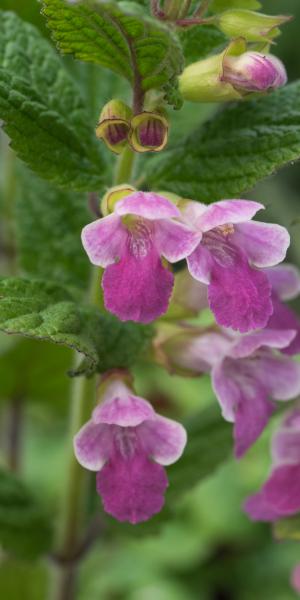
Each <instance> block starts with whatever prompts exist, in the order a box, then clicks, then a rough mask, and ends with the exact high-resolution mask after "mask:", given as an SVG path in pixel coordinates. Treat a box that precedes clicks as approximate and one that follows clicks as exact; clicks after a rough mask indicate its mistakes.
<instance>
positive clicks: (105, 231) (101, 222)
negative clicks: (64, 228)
mask: <svg viewBox="0 0 300 600" xmlns="http://www.w3.org/2000/svg"><path fill="white" fill-rule="evenodd" d="M81 239H82V244H83V247H84V249H85V251H86V253H87V255H88V257H89V259H90V261H91V263H92V264H93V265H97V266H99V267H103V268H105V267H107V266H108V265H111V264H112V263H114V262H115V260H116V258H119V257H120V256H121V255H122V253H123V251H124V248H125V245H126V239H127V232H126V229H125V228H124V227H123V225H122V222H121V219H120V217H118V215H114V214H113V215H108V217H104V218H103V219H98V220H97V221H94V222H93V223H89V225H86V226H85V227H84V228H83V230H82V234H81Z"/></svg>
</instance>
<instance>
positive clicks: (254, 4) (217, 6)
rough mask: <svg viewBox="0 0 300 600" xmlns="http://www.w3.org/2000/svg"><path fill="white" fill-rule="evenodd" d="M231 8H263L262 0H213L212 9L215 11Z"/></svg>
mask: <svg viewBox="0 0 300 600" xmlns="http://www.w3.org/2000/svg"><path fill="white" fill-rule="evenodd" d="M229 8H246V9H248V10H257V9H259V8H261V2H259V1H258V0H213V2H212V4H211V6H210V9H211V10H212V11H213V12H217V13H219V12H222V11H223V10H228V9H229Z"/></svg>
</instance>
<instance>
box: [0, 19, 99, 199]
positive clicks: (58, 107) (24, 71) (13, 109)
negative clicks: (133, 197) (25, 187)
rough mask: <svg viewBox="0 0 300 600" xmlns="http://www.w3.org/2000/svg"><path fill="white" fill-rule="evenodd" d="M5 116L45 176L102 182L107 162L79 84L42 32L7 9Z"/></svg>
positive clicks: (2, 40)
mask: <svg viewBox="0 0 300 600" xmlns="http://www.w3.org/2000/svg"><path fill="white" fill-rule="evenodd" d="M0 119H2V120H3V121H4V130H5V131H6V133H7V134H8V136H9V137H10V138H11V146H12V148H13V149H14V150H15V152H16V153H17V155H18V156H19V157H20V158H21V159H22V160H23V161H24V162H25V163H27V164H28V165H29V166H30V167H31V168H32V169H33V170H34V171H35V172H36V173H38V174H39V175H40V176H41V177H43V178H45V179H47V180H49V181H52V182H53V183H55V184H58V185H61V186H64V187H68V188H69V189H75V190H88V191H91V190H96V189H99V188H100V187H101V186H102V184H103V182H104V168H105V164H104V161H103V159H102V156H101V150H100V145H99V142H97V140H96V138H95V134H94V130H93V124H92V123H91V120H90V116H89V113H88V112H87V111H86V109H85V105H84V101H83V100H82V98H81V97H80V92H79V90H78V88H77V87H76V85H75V83H74V82H73V80H72V79H71V77H70V76H69V74H68V73H67V72H66V70H65V69H64V67H63V65H62V62H61V61H60V59H59V57H58V56H57V55H56V53H55V50H54V49H53V48H52V47H51V46H50V44H49V43H48V42H47V41H46V40H45V39H44V38H43V37H42V36H41V34H40V33H39V32H38V30H37V29H36V28H35V27H33V26H32V25H30V24H29V23H25V22H23V21H21V19H19V17H17V15H15V14H14V13H10V12H2V11H1V12H0Z"/></svg>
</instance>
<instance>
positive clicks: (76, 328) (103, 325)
mask: <svg viewBox="0 0 300 600" xmlns="http://www.w3.org/2000/svg"><path fill="white" fill-rule="evenodd" d="M0 330H1V331H4V332H5V333H8V334H18V335H23V336H26V337H30V338H34V339H39V340H44V341H51V342H54V343H56V344H61V345H63V346H67V347H69V348H73V349H74V350H76V351H77V352H78V353H79V354H81V355H82V356H83V358H84V360H83V362H82V363H81V365H80V366H79V367H78V368H77V369H76V370H75V371H73V372H72V373H71V374H73V375H81V374H86V375H90V374H92V373H94V372H95V371H98V372H104V371H107V370H108V369H112V368H118V367H119V368H129V367H130V366H132V365H133V364H134V362H136V361H137V360H138V358H140V355H141V353H142V351H143V350H144V349H145V348H146V346H147V343H148V342H149V340H150V339H151V337H152V328H151V327H149V326H143V325H139V324H136V323H131V322H128V323H121V322H120V321H118V319H116V318H115V317H113V316H111V315H107V314H105V315H104V314H102V313H101V312H100V311H99V310H98V309H97V308H94V307H92V306H86V305H81V304H78V302H76V301H74V300H73V298H72V296H71V295H70V294H69V292H68V291H67V290H66V289H64V288H62V287H60V286H58V285H55V284H51V283H48V282H46V281H43V280H28V279H23V278H18V277H15V278H8V279H7V278H2V279H0Z"/></svg>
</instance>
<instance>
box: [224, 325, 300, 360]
mask: <svg viewBox="0 0 300 600" xmlns="http://www.w3.org/2000/svg"><path fill="white" fill-rule="evenodd" d="M271 319H272V317H271ZM294 337H295V331H294V330H293V329H282V330H281V329H279V328H278V329H269V328H268V329H262V330H261V331H255V332H254V333H249V334H248V335H244V336H241V337H240V338H238V339H237V341H236V342H235V343H234V345H233V346H232V348H231V350H230V356H231V357H232V358H246V357H247V356H250V355H251V354H253V353H254V352H256V351H257V350H259V349H260V348H262V347H267V348H276V349H280V350H282V349H283V348H286V347H287V346H288V345H289V344H290V343H291V341H292V340H293V339H294Z"/></svg>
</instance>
